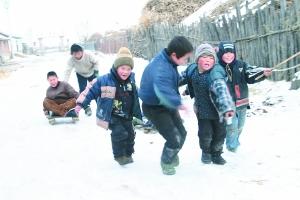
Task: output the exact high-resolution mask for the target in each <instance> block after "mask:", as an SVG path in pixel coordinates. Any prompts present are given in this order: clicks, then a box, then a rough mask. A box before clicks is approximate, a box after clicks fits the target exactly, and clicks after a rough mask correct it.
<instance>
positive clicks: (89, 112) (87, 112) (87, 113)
mask: <svg viewBox="0 0 300 200" xmlns="http://www.w3.org/2000/svg"><path fill="white" fill-rule="evenodd" d="M84 112H85V114H86V115H87V116H91V115H92V109H91V107H90V106H88V107H86V108H85V109H84Z"/></svg>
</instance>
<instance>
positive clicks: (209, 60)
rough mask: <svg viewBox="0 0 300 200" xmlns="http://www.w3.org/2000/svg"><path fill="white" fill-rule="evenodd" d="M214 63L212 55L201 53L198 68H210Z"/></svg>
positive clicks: (201, 69)
mask: <svg viewBox="0 0 300 200" xmlns="http://www.w3.org/2000/svg"><path fill="white" fill-rule="evenodd" d="M214 64H215V59H214V57H213V56H209V55H202V56H200V57H199V59H198V68H199V70H200V71H207V70H210V69H211V68H212V67H213V66H214Z"/></svg>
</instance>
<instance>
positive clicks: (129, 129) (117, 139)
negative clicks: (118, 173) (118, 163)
mask: <svg viewBox="0 0 300 200" xmlns="http://www.w3.org/2000/svg"><path fill="white" fill-rule="evenodd" d="M109 129H110V130H111V144H112V150H113V154H114V157H115V158H117V157H120V156H131V155H132V154H133V153H134V144H135V142H134V139H135V132H134V129H133V125H132V121H131V120H127V119H123V118H120V117H116V116H112V118H111V122H110V124H109Z"/></svg>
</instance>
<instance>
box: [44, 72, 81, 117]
mask: <svg viewBox="0 0 300 200" xmlns="http://www.w3.org/2000/svg"><path fill="white" fill-rule="evenodd" d="M47 80H48V82H49V84H50V86H49V88H48V89H47V92H46V98H45V99H44V101H43V106H44V113H45V115H46V116H47V117H52V116H65V115H66V114H67V116H68V117H77V114H76V113H75V112H74V110H72V109H73V108H74V107H75V106H76V98H78V96H79V93H78V92H77V91H75V90H74V88H73V87H72V86H71V85H70V84H69V83H67V82H64V81H59V80H58V77H57V74H56V73H55V72H54V71H50V72H48V73H47Z"/></svg>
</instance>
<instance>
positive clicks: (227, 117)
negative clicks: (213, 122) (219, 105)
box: [224, 110, 234, 125]
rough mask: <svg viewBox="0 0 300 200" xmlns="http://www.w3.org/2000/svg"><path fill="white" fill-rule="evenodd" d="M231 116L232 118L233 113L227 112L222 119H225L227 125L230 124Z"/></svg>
mask: <svg viewBox="0 0 300 200" xmlns="http://www.w3.org/2000/svg"><path fill="white" fill-rule="evenodd" d="M233 116H234V111H232V110H231V111H228V112H226V113H225V114H224V119H225V121H226V124H227V125H230V124H232V118H233Z"/></svg>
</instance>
